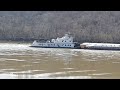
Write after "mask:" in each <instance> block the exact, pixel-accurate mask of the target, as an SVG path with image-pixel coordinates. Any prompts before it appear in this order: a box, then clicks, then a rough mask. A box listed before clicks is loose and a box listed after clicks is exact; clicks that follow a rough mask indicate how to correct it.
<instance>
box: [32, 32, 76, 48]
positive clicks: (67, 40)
mask: <svg viewBox="0 0 120 90" xmlns="http://www.w3.org/2000/svg"><path fill="white" fill-rule="evenodd" d="M32 46H33V47H53V48H54V47H56V48H57V47H58V48H60V47H61V48H74V46H75V43H74V42H73V37H72V36H70V35H68V34H65V36H63V37H62V38H57V39H52V40H51V41H49V40H47V41H44V42H42V41H37V40H35V41H34V42H33V44H32Z"/></svg>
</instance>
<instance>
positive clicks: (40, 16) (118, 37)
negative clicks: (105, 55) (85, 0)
mask: <svg viewBox="0 0 120 90" xmlns="http://www.w3.org/2000/svg"><path fill="white" fill-rule="evenodd" d="M68 32H69V33H71V34H72V35H73V37H74V41H76V42H80V43H82V42H102V43H120V11H0V40H12V41H20V40H23V41H32V40H35V39H52V38H57V37H62V36H63V35H64V34H65V33H68Z"/></svg>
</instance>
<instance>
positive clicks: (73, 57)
mask: <svg viewBox="0 0 120 90" xmlns="http://www.w3.org/2000/svg"><path fill="white" fill-rule="evenodd" d="M29 46H30V44H29V43H18V42H14V43H11V42H1V43H0V79H96V78H97V79H101V78H102V79H111V78H113V79H117V78H119V79H120V70H119V69H120V51H107V50H106V51H105V50H83V49H56V48H33V47H29Z"/></svg>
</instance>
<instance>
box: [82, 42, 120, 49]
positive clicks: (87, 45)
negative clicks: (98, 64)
mask: <svg viewBox="0 0 120 90" xmlns="http://www.w3.org/2000/svg"><path fill="white" fill-rule="evenodd" d="M80 48H81V49H96V50H120V44H111V43H82V44H80Z"/></svg>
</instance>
